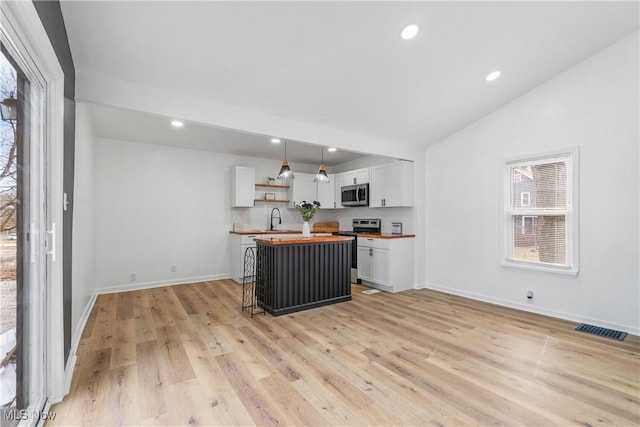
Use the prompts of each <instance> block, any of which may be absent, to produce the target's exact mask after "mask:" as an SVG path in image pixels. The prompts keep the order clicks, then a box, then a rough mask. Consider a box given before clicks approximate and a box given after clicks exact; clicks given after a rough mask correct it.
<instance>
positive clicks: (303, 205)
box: [296, 200, 320, 237]
mask: <svg viewBox="0 0 640 427" xmlns="http://www.w3.org/2000/svg"><path fill="white" fill-rule="evenodd" d="M296 209H297V210H298V212H300V213H301V214H302V220H303V221H304V223H303V224H302V237H311V230H310V228H309V221H311V218H313V215H314V214H315V213H316V211H317V210H318V209H320V202H318V201H317V200H314V201H313V203H309V202H307V201H306V200H303V201H301V202H300V203H298V204H296Z"/></svg>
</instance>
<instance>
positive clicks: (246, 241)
mask: <svg viewBox="0 0 640 427" xmlns="http://www.w3.org/2000/svg"><path fill="white" fill-rule="evenodd" d="M258 236H260V234H243V235H241V236H240V244H241V245H255V244H256V242H254V240H253V239H255V238H256V237H258Z"/></svg>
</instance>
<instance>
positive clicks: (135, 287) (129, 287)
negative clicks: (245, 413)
mask: <svg viewBox="0 0 640 427" xmlns="http://www.w3.org/2000/svg"><path fill="white" fill-rule="evenodd" d="M230 278H231V274H228V273H227V274H214V275H212V276H198V277H183V278H181V279H171V280H159V281H157V282H142V283H127V284H122V285H113V286H106V287H103V288H98V289H96V293H97V294H98V295H102V294H113V293H116V292H128V291H139V290H142V289H152V288H161V287H163V286H173V285H187V284H189V283H199V282H207V281H210V280H223V279H230Z"/></svg>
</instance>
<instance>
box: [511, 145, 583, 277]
mask: <svg viewBox="0 0 640 427" xmlns="http://www.w3.org/2000/svg"><path fill="white" fill-rule="evenodd" d="M572 166H573V161H572V153H566V154H562V155H557V156H552V157H551V156H546V157H542V158H532V159H525V160H517V161H511V162H507V163H506V171H507V177H506V185H505V190H506V194H505V196H506V197H505V201H506V203H505V205H506V206H505V211H506V212H505V213H506V216H505V221H506V223H505V230H506V240H507V241H506V244H505V248H506V250H505V251H506V253H505V260H506V261H507V262H514V263H517V264H520V265H528V266H529V267H531V266H534V267H535V266H536V265H537V266H542V267H545V268H551V269H553V268H558V269H572V268H574V267H575V266H574V264H575V260H576V259H575V258H574V257H573V255H574V254H573V250H574V248H573V237H577V236H573V234H574V230H577V228H576V227H575V224H573V223H572V218H573V215H572V214H573V204H572V195H573V189H572V188H571V185H572V182H573V175H572V173H573V169H572Z"/></svg>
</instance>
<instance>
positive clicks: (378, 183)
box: [369, 160, 414, 208]
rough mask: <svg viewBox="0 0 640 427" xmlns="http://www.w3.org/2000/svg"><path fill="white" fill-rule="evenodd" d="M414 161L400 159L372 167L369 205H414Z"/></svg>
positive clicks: (376, 206)
mask: <svg viewBox="0 0 640 427" xmlns="http://www.w3.org/2000/svg"><path fill="white" fill-rule="evenodd" d="M413 193H414V188H413V162H408V161H404V160H400V161H397V162H394V163H390V164H387V165H381V166H375V167H372V168H371V182H370V184H369V206H370V207H374V208H379V207H393V206H413Z"/></svg>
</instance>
